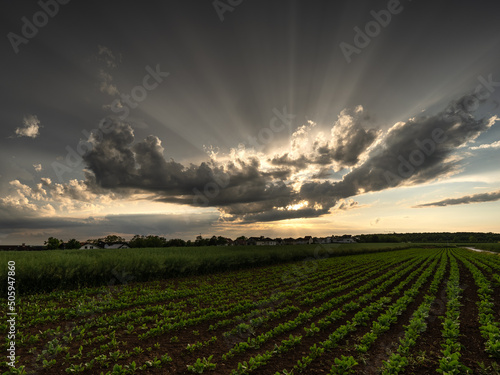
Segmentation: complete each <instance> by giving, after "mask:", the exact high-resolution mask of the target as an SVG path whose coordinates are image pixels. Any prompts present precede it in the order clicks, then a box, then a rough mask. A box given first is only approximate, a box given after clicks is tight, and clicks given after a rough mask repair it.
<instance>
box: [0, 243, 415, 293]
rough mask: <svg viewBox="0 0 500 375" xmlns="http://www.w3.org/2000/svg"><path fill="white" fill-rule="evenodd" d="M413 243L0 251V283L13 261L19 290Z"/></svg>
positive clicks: (88, 284)
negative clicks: (9, 262) (8, 264)
mask: <svg viewBox="0 0 500 375" xmlns="http://www.w3.org/2000/svg"><path fill="white" fill-rule="evenodd" d="M410 245H411V247H415V244H346V245H334V244H331V245H294V246H234V247H190V248H175V247H168V248H151V249H105V250H103V249H95V250H47V251H37V252H22V251H5V252H0V262H1V264H2V266H1V267H0V279H1V280H4V281H3V282H2V283H1V286H0V289H1V293H2V296H1V297H0V298H3V297H4V296H5V295H6V289H7V283H6V278H7V262H8V261H11V260H13V261H15V262H16V275H15V278H16V289H17V293H18V294H32V293H39V292H50V291H53V290H55V289H74V288H80V287H92V286H102V285H118V284H123V283H125V282H127V283H129V282H140V281H150V280H161V279H167V278H172V277H178V276H189V275H195V274H196V275H199V274H206V273H213V272H223V271H228V270H236V269H242V268H249V267H257V266H264V265H270V264H277V263H283V262H290V261H297V260H303V259H305V258H307V257H314V256H315V255H316V256H325V255H328V256H341V255H348V254H362V253H367V252H381V251H388V250H396V249H403V248H408V247H410Z"/></svg>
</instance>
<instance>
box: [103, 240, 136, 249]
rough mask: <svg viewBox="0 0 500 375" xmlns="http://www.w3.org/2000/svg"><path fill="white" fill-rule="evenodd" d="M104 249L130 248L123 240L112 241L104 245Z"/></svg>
mask: <svg viewBox="0 0 500 375" xmlns="http://www.w3.org/2000/svg"><path fill="white" fill-rule="evenodd" d="M104 248H105V249H130V246H129V245H128V244H126V243H125V242H113V243H109V244H108V243H107V244H105V245H104Z"/></svg>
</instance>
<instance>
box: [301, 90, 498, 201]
mask: <svg viewBox="0 0 500 375" xmlns="http://www.w3.org/2000/svg"><path fill="white" fill-rule="evenodd" d="M469 98H470V97H469V96H465V97H463V98H461V99H459V100H458V101H456V102H453V103H451V104H450V105H449V106H448V108H446V110H444V111H442V112H440V113H437V114H436V115H434V116H430V117H421V118H414V119H410V120H408V121H407V122H405V123H399V124H396V125H395V126H394V127H393V128H392V129H391V130H390V131H389V132H388V134H387V136H386V137H385V138H384V139H383V140H382V142H381V144H380V145H378V146H377V147H376V148H375V149H374V150H373V151H372V152H371V153H370V156H369V158H368V159H367V160H366V161H365V162H364V163H363V164H361V165H360V166H359V167H356V168H354V169H353V170H352V171H351V172H350V173H348V174H347V175H345V176H344V178H343V180H342V181H340V182H338V183H330V182H323V183H318V182H310V183H306V184H304V185H303V186H302V188H301V191H300V195H301V197H304V198H305V199H316V201H319V202H327V201H328V200H330V204H332V203H333V202H334V201H335V199H338V198H346V197H351V196H355V195H357V194H360V193H362V192H370V191H380V190H384V189H388V188H391V187H395V186H400V185H416V184H421V183H424V182H428V181H431V180H434V179H436V178H438V177H441V176H443V175H447V174H449V173H452V172H454V171H456V170H457V168H458V167H459V166H458V161H457V160H453V158H450V157H451V156H452V155H453V153H454V152H455V151H456V149H457V148H458V147H459V146H461V145H463V144H465V143H467V142H468V141H470V140H473V139H475V138H476V137H477V136H478V135H479V134H480V133H481V132H483V131H484V130H486V129H488V128H489V127H490V126H491V125H492V123H493V122H494V121H495V118H491V119H486V118H481V119H476V118H475V117H474V116H473V115H472V114H471V113H470V112H469V111H468V110H470V108H469V107H468V106H467V101H468V100H469ZM315 197H321V198H319V199H318V198H315Z"/></svg>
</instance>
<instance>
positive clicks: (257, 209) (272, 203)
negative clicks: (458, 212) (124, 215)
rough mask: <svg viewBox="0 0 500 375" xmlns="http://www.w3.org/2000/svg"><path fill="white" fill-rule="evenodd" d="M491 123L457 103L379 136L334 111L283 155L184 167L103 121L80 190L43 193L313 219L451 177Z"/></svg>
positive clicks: (70, 187)
mask: <svg viewBox="0 0 500 375" xmlns="http://www.w3.org/2000/svg"><path fill="white" fill-rule="evenodd" d="M496 120H497V119H496V117H492V118H479V119H477V118H475V117H474V116H473V114H472V113H469V112H468V111H466V107H465V104H464V99H460V100H458V101H456V102H453V103H451V104H450V106H449V107H448V108H446V109H445V110H443V111H442V112H440V113H437V114H435V115H433V116H427V117H418V118H412V119H409V120H408V121H406V122H400V123H397V124H395V125H394V126H393V127H392V128H390V129H389V131H387V132H386V133H385V134H384V135H382V134H380V132H379V131H376V130H374V129H373V127H370V121H371V120H370V118H369V117H368V116H366V115H365V114H364V111H363V109H362V107H357V108H355V109H354V110H346V111H342V113H341V114H340V116H339V118H338V119H337V121H336V122H335V124H334V126H333V128H332V130H331V132H330V136H328V137H327V136H324V135H323V134H322V133H321V131H318V130H317V126H316V124H314V123H313V122H309V123H308V124H306V125H304V126H302V127H300V128H298V129H297V131H296V132H295V133H294V134H293V136H292V138H291V142H290V149H289V150H288V151H286V152H282V153H280V154H275V155H274V156H273V157H272V158H269V157H268V156H267V155H265V154H263V153H262V152H261V151H255V150H246V149H245V148H244V147H243V148H238V149H233V150H231V152H230V153H229V154H228V155H225V156H224V157H221V156H220V155H217V154H212V155H211V158H210V159H209V160H207V161H205V162H202V163H199V164H189V165H183V164H181V163H179V162H176V161H175V160H173V159H169V158H167V157H166V156H165V154H166V151H165V149H164V147H163V145H162V142H161V140H160V139H159V138H158V137H156V136H154V135H150V136H148V137H146V138H145V139H143V140H138V139H136V137H135V134H134V131H133V129H132V128H131V127H130V125H128V124H127V123H124V122H120V121H118V120H116V119H111V121H114V122H115V123H114V126H113V127H111V131H110V132H108V133H107V134H103V135H102V136H100V137H91V138H90V140H89V142H91V143H92V147H86V149H91V151H89V152H88V153H87V154H86V155H84V156H83V161H84V162H85V165H86V168H87V169H86V179H85V181H80V182H77V181H75V182H72V183H69V184H65V185H58V184H54V185H53V186H51V187H50V189H49V191H50V194H51V195H52V197H59V198H60V199H61V200H62V199H76V200H81V201H86V202H89V201H91V200H92V199H94V197H95V196H101V195H102V196H106V195H107V197H108V198H109V199H117V198H120V197H126V196H132V195H134V194H147V195H148V198H147V199H151V200H154V201H158V202H166V203H175V204H184V205H191V206H197V207H215V208H217V209H218V210H219V212H220V220H221V221H223V222H231V223H245V222H260V221H261V222H265V221H277V220H286V219H293V218H307V217H317V216H321V215H324V214H327V213H332V212H335V211H342V210H346V209H352V208H356V207H358V206H357V202H355V201H354V200H352V197H355V196H357V195H359V194H362V193H365V192H373V191H380V190H384V189H388V188H393V187H396V186H402V185H416V184H421V183H425V182H428V181H432V180H434V179H437V178H444V177H446V176H449V175H452V174H453V173H456V172H457V170H459V168H460V161H461V157H463V156H460V155H459V154H457V152H456V150H457V149H458V148H459V147H461V146H463V145H466V144H467V143H468V142H471V141H473V140H474V139H476V138H477V137H478V136H479V135H480V134H481V133H482V132H483V131H485V130H487V129H488V128H489V127H491V126H492V125H493V123H494V122H495V121H496ZM339 171H344V172H345V173H342V175H340V172H339ZM45 185H49V186H50V184H45ZM45 185H43V187H44V188H45ZM113 194H114V195H113Z"/></svg>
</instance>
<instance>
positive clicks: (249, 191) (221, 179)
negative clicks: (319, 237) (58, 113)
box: [83, 122, 294, 214]
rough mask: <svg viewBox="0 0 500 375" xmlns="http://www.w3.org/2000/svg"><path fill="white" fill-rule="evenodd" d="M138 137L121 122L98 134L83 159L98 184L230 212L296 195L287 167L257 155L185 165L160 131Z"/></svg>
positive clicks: (265, 205)
mask: <svg viewBox="0 0 500 375" xmlns="http://www.w3.org/2000/svg"><path fill="white" fill-rule="evenodd" d="M134 141H135V136H134V132H133V130H132V128H131V127H130V125H128V124H125V123H120V122H117V123H116V124H115V126H114V127H113V130H112V131H111V132H110V133H108V134H105V135H103V137H102V138H101V139H99V140H95V139H94V140H92V142H93V147H92V150H91V151H90V152H89V153H87V154H86V155H84V156H83V160H84V161H85V163H86V165H87V167H88V170H89V171H90V172H92V174H93V178H94V179H95V184H96V185H97V186H98V187H100V188H105V189H117V188H121V189H132V190H143V191H147V192H152V193H154V194H155V200H157V201H161V202H169V203H180V204H189V205H194V206H217V207H221V208H222V209H223V210H225V212H227V213H230V214H232V213H236V212H240V211H245V212H249V211H250V212H251V211H255V210H257V211H259V210H267V209H272V208H273V207H274V206H276V205H283V204H285V205H287V204H290V202H292V201H293V195H294V194H293V191H292V189H291V188H290V187H289V186H287V185H286V184H285V183H284V182H283V181H282V178H283V177H284V176H286V175H287V171H286V170H282V169H281V170H279V169H275V170H269V171H263V170H262V169H261V164H260V162H259V160H258V159H257V158H249V159H247V160H243V159H240V158H237V157H236V158H234V159H233V160H231V161H230V162H228V163H227V164H221V163H218V162H216V161H214V160H210V161H207V162H203V163H201V164H199V165H194V164H191V165H189V166H184V165H182V164H180V163H177V162H176V161H174V160H172V159H170V160H167V159H166V158H165V157H164V149H163V146H162V143H161V141H160V139H158V137H156V136H152V135H150V136H148V137H147V138H146V139H144V140H142V141H139V142H134Z"/></svg>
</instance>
